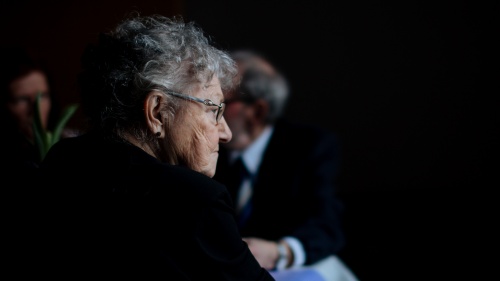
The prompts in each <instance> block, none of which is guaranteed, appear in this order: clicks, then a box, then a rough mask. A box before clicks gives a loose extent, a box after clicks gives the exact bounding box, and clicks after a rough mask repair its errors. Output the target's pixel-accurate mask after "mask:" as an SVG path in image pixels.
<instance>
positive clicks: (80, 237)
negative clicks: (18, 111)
mask: <svg viewBox="0 0 500 281" xmlns="http://www.w3.org/2000/svg"><path fill="white" fill-rule="evenodd" d="M82 66H83V70H82V72H81V74H80V77H79V83H80V86H81V87H80V89H81V94H82V106H83V109H84V112H85V113H86V116H88V121H89V124H90V126H89V128H88V130H87V132H86V133H85V134H83V135H81V136H78V137H74V138H68V139H63V140H61V141H60V142H58V143H57V144H55V145H54V146H53V147H52V148H51V150H50V151H49V153H48V154H47V156H46V157H45V159H44V161H43V162H42V165H41V176H42V178H43V180H45V181H47V183H48V184H50V185H51V186H52V187H53V188H52V190H51V192H50V195H49V196H48V197H49V198H50V199H51V201H50V203H49V204H48V207H49V212H50V213H49V214H48V215H47V217H49V218H52V219H51V220H49V224H48V226H45V227H46V229H48V230H49V232H51V233H53V235H52V237H51V238H50V239H49V240H50V242H46V243H47V244H48V245H47V249H44V250H43V251H42V252H44V253H45V254H44V255H43V259H41V260H48V262H46V263H45V264H50V265H49V266H46V267H45V268H44V270H45V271H47V270H48V271H49V272H50V273H51V274H53V273H54V272H58V273H61V274H63V276H65V277H66V276H70V277H74V276H82V275H83V276H86V277H94V276H95V277H97V276H99V277H105V278H106V277H112V278H117V277H123V278H128V279H130V278H131V277H132V278H140V280H145V279H146V280H148V279H159V278H162V279H165V280H208V279H210V280H273V278H272V277H271V275H269V273H268V272H267V271H266V270H265V269H263V268H261V267H260V265H259V264H258V262H257V261H256V260H255V258H254V257H253V255H252V254H251V252H250V251H249V249H248V247H247V245H246V244H245V243H244V242H243V241H242V239H241V237H240V235H239V232H238V230H237V226H236V223H235V220H234V217H233V206H232V202H231V199H230V196H229V194H228V193H227V190H226V188H225V187H224V186H222V185H220V184H219V183H217V182H216V181H215V180H213V179H212V178H211V177H212V176H213V175H214V174H215V168H216V163H217V158H218V150H219V143H225V142H228V141H230V140H231V131H230V129H229V127H228V126H227V124H226V121H225V120H224V117H223V113H224V108H225V104H224V93H225V92H226V91H228V90H229V89H231V88H233V87H234V85H233V81H234V77H235V75H236V69H235V64H234V61H233V60H232V59H231V58H230V57H229V56H228V54H227V53H226V52H224V51H222V50H219V49H217V48H215V47H213V45H211V43H210V41H209V40H208V39H207V38H206V37H205V36H204V35H203V32H202V30H201V29H200V28H198V27H196V25H195V24H193V23H186V22H184V21H183V20H182V19H180V18H166V17H161V16H151V17H140V16H135V17H132V18H129V19H126V20H125V21H123V22H122V23H121V24H119V25H118V26H117V27H116V28H115V29H114V30H113V31H111V32H109V33H107V34H101V35H100V37H99V40H98V43H97V44H96V45H93V46H89V48H88V49H87V50H86V51H85V53H84V55H83V57H82ZM62 179H64V180H62ZM54 230H56V231H54ZM49 236H50V235H49ZM42 248H43V247H42ZM51 266H56V268H55V269H54V270H51V269H50V267H51ZM47 267H48V268H47Z"/></svg>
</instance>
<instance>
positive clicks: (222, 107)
mask: <svg viewBox="0 0 500 281" xmlns="http://www.w3.org/2000/svg"><path fill="white" fill-rule="evenodd" d="M225 109H226V104H225V103H221V104H220V106H219V110H217V117H216V118H217V119H216V120H217V123H219V121H220V119H221V118H222V114H224V110H225Z"/></svg>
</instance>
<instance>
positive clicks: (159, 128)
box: [144, 91, 165, 137]
mask: <svg viewBox="0 0 500 281" xmlns="http://www.w3.org/2000/svg"><path fill="white" fill-rule="evenodd" d="M164 99H165V96H164V95H163V94H162V93H160V92H157V91H151V92H150V93H149V94H147V96H146V99H145V100H144V116H145V117H146V124H147V126H148V128H149V130H151V132H153V134H154V135H156V136H157V137H163V136H165V129H164V128H163V119H162V112H163V106H162V104H163V103H165V100H164Z"/></svg>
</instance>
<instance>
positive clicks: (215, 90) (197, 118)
mask: <svg viewBox="0 0 500 281" xmlns="http://www.w3.org/2000/svg"><path fill="white" fill-rule="evenodd" d="M186 94H187V93H186ZM189 95H191V96H193V97H197V98H200V99H203V100H205V99H209V100H211V101H212V102H213V103H215V104H220V103H221V102H223V101H224V96H223V94H222V90H221V87H220V83H219V79H218V78H217V77H214V78H213V79H212V81H210V83H209V84H208V85H204V86H200V87H198V88H197V89H195V91H194V92H191V93H189ZM184 102H185V103H186V106H187V108H186V110H185V111H184V112H183V113H182V114H180V115H178V116H179V118H180V120H178V123H177V124H178V126H177V125H176V129H175V130H176V133H175V134H174V135H173V138H174V143H177V144H179V146H180V149H179V152H180V153H179V160H180V162H182V163H184V164H185V165H187V166H188V167H189V168H191V169H193V170H195V171H198V172H200V173H202V174H205V175H207V176H209V177H213V176H214V174H215V168H216V165H217V159H218V157H219V143H227V142H229V141H230V140H231V137H232V134H231V130H230V129H229V127H228V126H227V123H226V121H225V119H224V117H222V118H221V119H220V120H219V122H218V123H217V122H216V113H217V106H207V105H204V104H203V103H200V102H195V101H184Z"/></svg>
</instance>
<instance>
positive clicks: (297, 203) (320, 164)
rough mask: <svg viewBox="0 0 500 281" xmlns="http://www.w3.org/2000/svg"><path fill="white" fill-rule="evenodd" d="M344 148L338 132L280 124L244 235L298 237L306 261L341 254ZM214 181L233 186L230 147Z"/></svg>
mask: <svg viewBox="0 0 500 281" xmlns="http://www.w3.org/2000/svg"><path fill="white" fill-rule="evenodd" d="M339 152H340V148H339V142H338V139H337V137H336V135H335V134H333V133H331V132H328V131H325V130H322V129H320V128H319V127H315V126H310V125H306V124H300V123H292V122H289V121H285V120H280V121H278V122H277V123H276V125H275V131H274V133H273V135H272V136H271V139H270V142H269V145H268V147H267V148H266V150H265V152H264V155H263V159H262V162H261V165H260V168H259V170H258V175H257V178H256V179H255V183H254V187H253V188H254V189H253V196H252V200H253V209H252V213H251V216H250V218H249V219H248V222H247V223H246V224H245V225H244V226H243V227H242V228H241V229H240V231H241V235H242V236H243V237H249V236H253V237H260V238H264V239H268V240H278V239H280V238H282V237H284V236H294V237H296V238H298V239H299V240H300V241H301V243H302V244H303V246H304V250H305V252H306V264H311V263H314V262H316V261H318V260H320V259H322V258H324V257H326V256H329V255H332V254H337V253H338V252H339V250H340V249H341V248H342V247H343V245H344V235H343V232H342V229H341V224H342V223H341V221H340V219H341V213H342V205H341V202H340V201H339V200H338V199H337V198H336V189H335V188H336V175H337V173H338V171H339V165H340V155H339ZM219 153H220V156H219V161H218V164H217V170H216V174H215V176H214V179H216V180H218V181H220V182H222V183H224V184H227V187H228V190H229V193H230V194H231V196H232V198H233V201H234V202H236V201H235V200H236V195H237V188H235V187H233V186H230V183H229V182H230V180H229V175H228V171H229V167H228V151H227V150H226V149H224V148H223V147H222V146H221V149H220V152H219Z"/></svg>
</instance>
